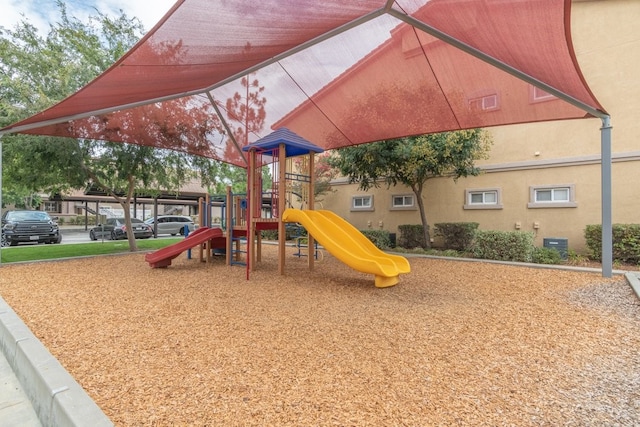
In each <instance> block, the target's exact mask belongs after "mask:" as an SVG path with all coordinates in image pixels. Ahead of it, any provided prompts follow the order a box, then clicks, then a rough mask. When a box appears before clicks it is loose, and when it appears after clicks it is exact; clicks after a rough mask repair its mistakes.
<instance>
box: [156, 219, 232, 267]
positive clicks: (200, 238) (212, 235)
mask: <svg viewBox="0 0 640 427" xmlns="http://www.w3.org/2000/svg"><path fill="white" fill-rule="evenodd" d="M207 240H211V241H212V244H211V246H212V247H214V248H224V247H225V246H226V238H225V237H224V234H223V233H222V229H220V228H209V227H201V228H198V229H197V230H196V231H194V232H193V233H191V234H189V236H187V237H186V238H185V239H184V240H182V241H180V242H178V243H175V244H173V245H171V246H167V247H166V248H163V249H159V250H157V251H155V252H152V253H149V254H147V255H145V257H144V260H145V261H147V262H148V263H149V266H150V267H151V268H166V267H168V266H170V265H171V260H172V259H174V258H175V257H177V256H178V255H180V254H181V253H182V252H184V251H186V250H188V249H191V248H193V247H194V246H198V245H200V244H202V243H205V242H206V241H207Z"/></svg>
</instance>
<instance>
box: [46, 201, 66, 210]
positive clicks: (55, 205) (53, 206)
mask: <svg viewBox="0 0 640 427" xmlns="http://www.w3.org/2000/svg"><path fill="white" fill-rule="evenodd" d="M44 210H45V211H47V212H49V213H60V212H61V211H62V203H60V202H44Z"/></svg>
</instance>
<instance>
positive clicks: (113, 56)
mask: <svg viewBox="0 0 640 427" xmlns="http://www.w3.org/2000/svg"><path fill="white" fill-rule="evenodd" d="M58 7H59V10H60V15H61V20H60V21H59V22H58V23H56V24H52V25H51V28H50V31H49V33H48V34H47V36H46V37H41V36H40V35H39V34H38V32H37V30H36V28H35V27H34V26H32V25H30V24H29V23H28V22H26V21H23V22H20V23H18V24H17V25H16V27H15V29H14V30H8V29H4V28H1V29H0V36H1V37H0V126H6V125H8V124H11V123H14V122H16V121H18V120H20V119H22V118H25V117H28V116H29V115H32V114H34V113H36V112H38V111H41V110H43V109H44V108H46V107H49V106H50V105H52V104H54V103H56V102H58V101H60V100H62V99H63V98H64V97H66V96H68V95H69V94H71V93H73V92H75V91H76V90H78V89H79V88H80V87H82V86H84V85H85V84H87V83H88V82H89V81H90V80H91V79H93V78H94V77H96V76H97V75H98V74H99V73H100V72H102V71H103V70H104V69H106V68H107V67H108V66H110V65H111V64H112V63H113V62H115V61H116V60H117V59H118V58H119V57H120V56H121V55H123V54H124V53H125V52H127V50H128V49H129V48H130V47H131V46H132V45H133V44H134V43H135V42H137V40H138V39H139V38H140V36H141V34H142V30H143V28H142V24H141V23H140V21H139V20H138V19H137V18H132V19H130V18H128V17H127V16H126V15H125V14H124V13H123V14H122V15H121V16H120V17H118V18H116V19H112V18H109V17H108V16H105V15H102V14H98V16H95V17H92V18H90V19H89V21H88V22H87V23H86V24H85V23H82V22H80V21H79V20H77V19H76V18H74V17H69V16H68V15H67V13H66V9H65V5H64V3H63V2H61V1H59V2H58ZM153 49H156V50H158V51H159V52H158V53H159V54H163V55H164V56H165V57H166V56H174V57H175V56H178V55H181V54H182V49H181V45H180V42H179V41H177V42H173V43H171V42H163V43H160V44H158V45H157V46H154V47H153ZM181 102H182V103H184V102H187V101H186V100H175V101H173V103H181ZM172 106H175V104H172V103H171V102H167V103H163V104H160V105H159V104H154V105H148V106H143V107H139V108H136V109H132V110H130V111H129V110H127V112H126V113H125V114H123V115H121V117H120V119H119V121H118V122H117V123H112V122H100V121H99V119H98V118H95V117H94V118H88V119H84V120H77V121H74V126H76V128H77V129H80V130H81V129H82V126H92V127H95V126H97V125H99V126H101V127H102V128H103V135H104V139H105V140H113V141H122V142H132V143H135V142H136V141H134V140H131V141H129V140H126V139H125V138H124V137H123V136H122V135H121V134H120V132H119V130H120V129H123V128H127V127H129V128H130V127H131V126H134V125H135V126H136V127H137V128H139V129H140V130H139V131H140V132H141V133H142V132H145V133H147V134H148V135H149V134H152V135H154V138H155V139H156V140H157V141H158V142H160V143H162V144H163V146H166V147H171V150H158V149H154V148H151V147H148V146H142V145H135V144H127V143H107V142H100V141H94V140H86V139H71V138H54V137H41V136H32V135H8V136H5V137H4V138H3V142H4V148H5V152H4V170H3V185H4V186H6V187H7V188H8V190H9V191H8V192H9V193H10V194H13V195H14V198H15V199H18V200H19V199H22V200H29V197H30V195H33V194H36V193H39V192H48V193H49V194H56V193H64V192H65V191H66V190H69V189H73V188H85V187H86V186H87V185H89V184H91V185H94V186H98V187H100V188H102V189H103V190H104V191H106V192H107V193H108V194H110V195H112V196H113V197H114V198H115V200H116V201H117V202H118V203H120V205H121V206H122V208H123V210H124V213H125V218H126V224H127V228H129V229H131V228H130V227H131V222H130V204H131V200H132V197H133V195H134V194H135V193H145V194H149V193H153V192H154V191H156V192H157V191H158V189H163V190H170V191H171V190H177V189H179V187H180V185H181V184H182V183H184V182H186V181H187V180H190V179H192V178H193V177H194V176H195V175H199V176H200V178H201V180H202V182H203V184H205V185H207V186H212V185H214V183H215V182H217V181H218V180H219V179H220V176H221V175H223V174H224V173H225V169H224V168H222V167H221V163H220V162H217V161H214V160H212V159H209V158H203V157H197V156H194V155H191V154H193V153H201V152H203V151H204V150H206V149H207V146H206V144H207V135H209V134H211V133H213V132H217V133H220V130H221V127H220V123H219V121H218V120H217V119H212V117H215V114H212V107H211V105H209V104H207V103H203V104H202V105H196V106H194V107H193V108H191V109H190V111H189V113H188V114H185V115H181V116H179V117H175V116H174V117H171V118H169V119H166V118H163V117H166V116H167V115H166V114H162V111H160V110H162V109H166V108H172ZM176 110H179V109H176ZM167 120H171V121H172V122H171V123H168V122H167ZM98 122H99V123H98ZM188 129H197V132H188V131H187V130H188ZM181 130H183V131H181ZM190 153H191V154H190ZM35 171H37V173H36V172H35ZM128 237H129V246H130V249H131V250H132V251H134V250H136V249H137V247H136V241H135V238H134V236H133V234H132V233H128Z"/></svg>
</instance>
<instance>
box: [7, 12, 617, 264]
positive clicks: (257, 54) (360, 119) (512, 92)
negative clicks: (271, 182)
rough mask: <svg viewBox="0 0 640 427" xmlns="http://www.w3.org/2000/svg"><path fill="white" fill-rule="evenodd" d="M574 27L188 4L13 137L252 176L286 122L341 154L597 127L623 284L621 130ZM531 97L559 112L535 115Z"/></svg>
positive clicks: (606, 258) (562, 22)
mask: <svg viewBox="0 0 640 427" xmlns="http://www.w3.org/2000/svg"><path fill="white" fill-rule="evenodd" d="M570 18H571V1H570V0H528V1H504V0H469V1H459V0H395V1H392V0H354V1H346V2H345V1H337V0H327V1H323V2H318V1H317V0H264V1H260V2H250V1H246V0H226V1H210V0H180V1H178V2H177V3H176V4H175V5H174V6H173V8H172V9H171V10H170V11H169V12H168V13H167V14H166V15H165V16H164V17H163V19H162V20H161V21H160V22H159V23H158V24H157V25H156V26H155V27H154V28H153V29H152V30H151V31H150V32H149V33H148V34H147V35H146V36H145V37H144V38H143V39H142V40H141V41H140V42H139V43H138V44H137V45H136V46H135V47H134V48H133V49H131V50H130V51H129V52H128V53H127V54H126V55H124V56H123V57H122V58H121V59H120V60H119V61H118V62H116V63H115V64H113V65H112V66H111V67H110V68H109V69H108V70H106V71H105V72H104V73H103V74H102V75H100V76H99V77H97V78H96V79H95V80H94V81H93V82H91V83H90V84H89V85H87V86H86V87H84V88H83V89H81V90H79V91H78V92H77V93H75V94H73V95H71V96H70V97H68V98H67V99H65V100H63V101H62V102H60V103H58V104H56V105H54V106H52V107H51V108H49V109H47V110H45V111H42V112H40V113H38V114H36V115H34V116H32V117H29V118H27V119H25V120H23V121H21V122H18V123H15V124H13V125H11V126H8V127H6V128H4V129H2V130H0V137H1V135H2V134H6V133H28V134H36V135H55V136H65V137H72V138H87V139H96V140H108V141H114V142H124V143H133V144H140V145H150V146H155V147H160V148H167V149H172V150H179V151H183V152H188V153H191V154H196V155H201V156H206V157H209V158H213V159H217V160H220V161H224V162H228V163H231V164H235V165H238V166H246V158H245V157H244V154H243V152H242V150H241V149H242V147H243V146H245V145H246V144H248V143H251V142H253V141H256V140H257V139H259V138H261V137H263V136H265V135H267V134H268V133H270V132H271V128H275V127H277V125H278V124H281V123H283V122H289V124H287V127H289V128H290V129H291V130H292V131H294V132H295V133H297V134H299V135H300V136H302V137H304V138H305V139H307V140H309V141H313V142H314V144H316V145H318V146H320V147H322V148H324V149H335V148H340V147H345V146H350V145H356V144H363V143H369V142H374V141H379V140H382V139H388V138H396V137H402V136H408V135H417V134H425V133H434V132H442V131H454V130H460V129H469V128H478V127H491V126H501V125H508V124H517V123H531V122H539V121H551V120H568V119H579V118H589V117H596V118H599V119H601V122H602V126H601V128H600V131H601V174H602V190H601V191H602V246H603V247H602V254H603V263H602V273H603V275H604V276H606V277H610V276H611V275H612V238H611V234H612V233H611V228H612V226H611V221H612V218H611V125H610V117H609V115H608V114H607V112H606V111H605V109H604V108H603V107H602V106H601V105H600V104H599V102H598V101H597V99H596V98H595V96H594V95H593V94H592V93H591V91H590V90H589V87H588V85H587V83H586V81H585V79H584V78H583V76H582V74H581V72H580V69H579V67H578V64H577V61H576V57H575V54H574V50H573V46H572V43H571V29H570ZM532 88H535V90H537V91H542V92H541V93H544V94H549V95H552V96H553V97H555V98H556V99H553V100H551V101H549V102H529V101H527V102H524V101H523V100H525V98H526V96H528V95H526V94H529V93H531V90H532ZM250 90H255V91H259V93H260V96H261V97H263V98H262V100H264V101H265V102H264V107H265V108H264V123H265V126H264V127H263V128H262V129H261V130H255V129H251V128H250V126H248V124H247V122H246V121H244V119H243V117H241V116H240V115H238V113H237V111H238V110H237V108H235V107H234V104H233V102H232V101H231V102H230V100H233V99H234V96H235V94H236V93H238V92H239V91H246V93H247V94H249V91H250ZM329 91H331V92H332V93H339V94H340V96H339V97H336V96H332V97H327V96H324V95H325V94H326V93H327V92H329ZM243 93H244V92H243ZM498 94H499V96H498ZM336 99H339V102H337V101H336ZM526 99H529V98H526ZM487 105H489V106H496V105H497V106H499V108H492V109H487V108H485V107H486V106H487ZM489 110H491V111H489ZM299 117H304V120H295V119H296V118H299ZM0 164H1V159H0ZM0 196H1V194H0Z"/></svg>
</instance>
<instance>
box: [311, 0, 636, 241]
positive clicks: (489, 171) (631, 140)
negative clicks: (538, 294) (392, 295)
mask: <svg viewBox="0 0 640 427" xmlns="http://www.w3.org/2000/svg"><path fill="white" fill-rule="evenodd" d="M638 18H640V2H639V1H635V0H606V1H603V0H593V1H575V0H574V2H573V8H572V23H571V25H572V37H573V43H574V47H575V51H576V55H577V59H578V62H579V64H580V67H581V69H582V72H583V74H584V77H585V79H586V81H587V83H588V84H589V86H590V88H591V90H592V91H593V93H594V94H595V95H596V97H597V98H598V99H599V101H600V102H601V104H602V105H603V106H604V108H606V109H607V111H608V112H609V113H610V115H611V124H612V125H613V144H612V146H613V164H612V180H613V193H612V200H613V202H612V206H613V223H637V222H640V200H639V199H640V184H639V183H638V181H639V177H640V78H639V77H638V69H639V68H640V26H639V25H638V23H637V20H638ZM497 96H500V94H497ZM531 96H532V97H533V99H534V100H535V101H536V102H545V96H546V94H545V93H544V92H538V91H536V90H534V89H533V87H531ZM553 102H559V101H557V100H553ZM487 105H488V106H489V107H492V106H493V104H492V103H488V104H487ZM498 108H499V107H498ZM488 113H490V112H488ZM601 125H602V122H601V121H600V119H584V120H566V121H556V122H546V123H534V124H520V125H511V126H502V127H495V128H488V130H489V131H490V132H491V134H492V135H493V140H494V145H493V148H492V151H491V153H490V157H489V159H487V160H483V161H481V162H478V165H480V166H481V167H482V169H483V171H484V172H483V174H482V175H481V176H478V177H470V178H461V179H459V180H458V181H457V182H454V181H453V180H452V179H450V178H435V179H431V180H429V181H428V182H427V184H426V186H425V190H424V194H423V196H424V200H425V204H426V206H427V219H428V222H429V223H430V224H431V225H433V224H435V223H439V222H459V221H473V222H478V223H479V224H480V228H481V229H486V230H516V229H519V230H522V231H533V232H535V233H536V242H537V244H539V245H542V242H543V238H547V237H554V238H566V239H568V244H569V248H570V249H572V250H575V251H577V252H584V251H585V249H586V248H585V239H584V229H585V226H586V225H587V224H599V223H600V222H601V167H600V145H601V142H600V131H599V129H600V127H601ZM334 184H335V185H334V190H337V191H335V192H333V193H331V194H329V195H326V196H324V200H323V202H322V206H323V207H324V208H325V209H330V210H333V211H335V212H336V213H338V214H339V215H341V216H343V217H344V218H347V219H348V220H349V221H350V222H352V223H353V224H354V225H355V226H356V227H358V228H363V229H364V228H368V227H370V228H382V229H385V230H388V231H390V232H392V233H395V232H397V227H398V225H400V224H416V223H419V222H420V221H419V215H418V211H417V208H416V207H415V201H414V200H412V197H411V196H412V195H413V193H412V192H411V190H410V189H408V188H402V187H395V188H391V189H388V190H387V189H386V187H385V186H384V185H383V186H382V187H381V188H379V189H376V190H373V191H369V192H363V191H360V190H358V189H357V185H356V184H348V183H346V182H345V181H344V180H337V181H335V182H334ZM397 196H409V197H397ZM394 201H395V206H394Z"/></svg>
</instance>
